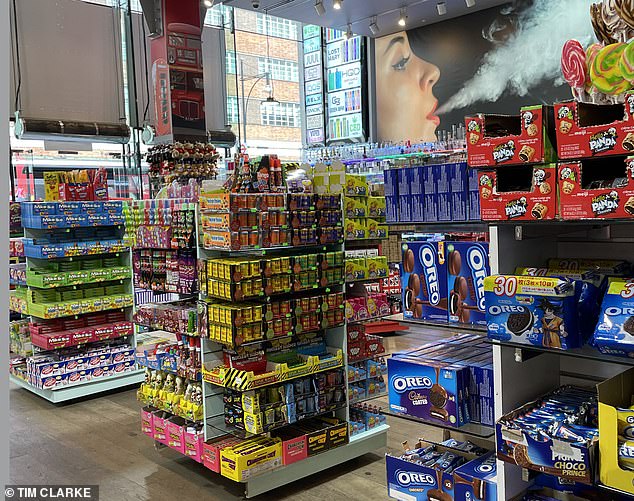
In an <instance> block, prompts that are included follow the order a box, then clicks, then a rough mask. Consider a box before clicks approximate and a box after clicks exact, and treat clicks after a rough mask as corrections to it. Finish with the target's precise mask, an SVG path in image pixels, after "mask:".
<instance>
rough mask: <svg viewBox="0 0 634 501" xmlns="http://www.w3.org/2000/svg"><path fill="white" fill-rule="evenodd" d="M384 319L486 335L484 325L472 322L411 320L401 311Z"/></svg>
mask: <svg viewBox="0 0 634 501" xmlns="http://www.w3.org/2000/svg"><path fill="white" fill-rule="evenodd" d="M384 318H385V320H394V321H395V322H400V323H403V324H411V325H418V326H420V327H432V328H434V329H439V330H443V331H452V332H462V331H473V332H476V333H479V334H482V335H483V336H485V335H486V326H484V325H482V326H480V325H473V324H458V323H455V324H454V323H451V324H450V323H448V322H444V323H440V322H426V321H421V320H412V319H409V318H403V314H402V313H396V314H395V315H388V316H386V317H384Z"/></svg>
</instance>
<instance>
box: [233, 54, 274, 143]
mask: <svg viewBox="0 0 634 501" xmlns="http://www.w3.org/2000/svg"><path fill="white" fill-rule="evenodd" d="M263 78H266V86H267V90H268V92H269V96H268V97H267V98H266V102H267V103H277V102H278V101H277V100H276V99H275V98H274V97H273V94H272V88H271V74H270V73H269V72H268V71H267V72H265V73H261V74H259V75H254V76H252V77H246V76H244V59H240V84H241V87H242V143H243V144H246V142H247V111H248V109H249V99H250V98H251V93H252V92H253V89H255V86H256V85H257V83H258V82H259V81H260V80H262V79H263ZM253 79H255V82H253V85H252V86H251V88H250V89H249V94H248V95H247V97H246V99H245V98H244V82H246V81H247V80H253Z"/></svg>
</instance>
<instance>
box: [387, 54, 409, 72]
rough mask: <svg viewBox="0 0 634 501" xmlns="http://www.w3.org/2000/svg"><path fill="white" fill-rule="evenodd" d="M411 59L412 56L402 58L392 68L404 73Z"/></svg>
mask: <svg viewBox="0 0 634 501" xmlns="http://www.w3.org/2000/svg"><path fill="white" fill-rule="evenodd" d="M410 57H412V56H407V57H403V58H401V60H400V61H399V62H398V63H396V64H393V65H392V68H394V69H395V70H396V71H403V70H404V69H405V66H407V63H408V62H409V59H410Z"/></svg>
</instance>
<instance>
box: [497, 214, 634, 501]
mask: <svg viewBox="0 0 634 501" xmlns="http://www.w3.org/2000/svg"><path fill="white" fill-rule="evenodd" d="M490 239H491V242H490V259H491V272H492V273H493V274H496V273H512V272H513V270H514V269H515V268H516V267H517V266H520V265H521V266H542V265H543V263H544V262H545V261H546V260H547V259H548V258H550V257H560V258H602V259H630V260H631V259H632V256H633V255H634V221H632V220H598V219H595V220H592V221H551V222H536V223H529V224H513V223H500V224H491V226H490ZM493 363H494V378H495V380H494V386H495V418H496V420H497V419H499V418H500V417H501V416H502V415H503V414H505V413H507V412H510V411H512V410H513V409H516V408H517V407H519V406H520V405H522V404H524V403H526V402H528V401H530V400H533V399H535V398H536V397H539V396H540V395H542V394H544V393H546V392H548V391H550V390H552V389H554V388H556V387H558V386H560V385H561V384H568V383H573V384H574V383H578V384H583V385H586V386H590V385H594V384H595V383H596V382H598V381H602V380H604V379H606V378H609V377H611V376H614V375H615V374H618V373H620V372H622V371H623V370H625V369H627V368H628V367H629V366H631V365H632V364H633V363H634V361H633V360H632V359H628V358H619V357H610V356H606V355H601V354H599V352H597V351H596V350H593V349H592V348H590V347H588V346H586V347H583V348H580V349H575V350H549V349H546V348H543V349H542V348H539V347H531V346H527V345H515V344H513V343H493ZM497 471H498V493H500V494H499V496H501V497H500V499H511V498H512V497H513V496H515V495H517V494H519V493H520V492H522V491H523V490H524V489H526V487H527V486H528V484H527V482H526V481H524V479H526V478H530V475H529V474H528V472H526V471H522V469H521V468H520V467H519V466H516V465H512V464H508V463H505V462H502V461H498V468H497ZM630 495H631V494H630Z"/></svg>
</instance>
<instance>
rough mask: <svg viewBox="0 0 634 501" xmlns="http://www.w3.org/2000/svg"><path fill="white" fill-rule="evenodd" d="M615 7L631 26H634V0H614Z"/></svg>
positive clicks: (624, 20)
mask: <svg viewBox="0 0 634 501" xmlns="http://www.w3.org/2000/svg"><path fill="white" fill-rule="evenodd" d="M614 9H615V10H616V13H617V14H618V15H619V17H620V18H621V19H622V20H623V22H624V23H625V24H627V25H628V26H629V27H630V28H634V0H614Z"/></svg>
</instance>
